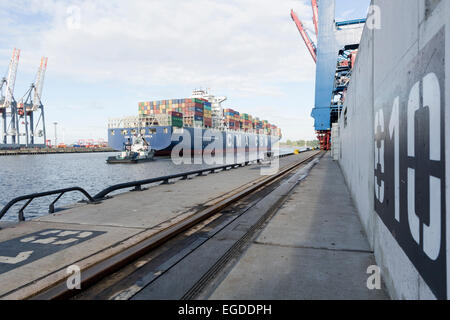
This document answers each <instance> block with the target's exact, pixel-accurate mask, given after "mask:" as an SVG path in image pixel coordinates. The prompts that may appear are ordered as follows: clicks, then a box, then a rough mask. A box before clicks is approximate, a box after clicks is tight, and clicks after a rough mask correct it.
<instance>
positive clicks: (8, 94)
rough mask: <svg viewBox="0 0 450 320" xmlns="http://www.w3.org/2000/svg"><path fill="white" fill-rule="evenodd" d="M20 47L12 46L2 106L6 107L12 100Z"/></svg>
mask: <svg viewBox="0 0 450 320" xmlns="http://www.w3.org/2000/svg"><path fill="white" fill-rule="evenodd" d="M19 58H20V49H16V48H14V50H13V54H12V58H11V62H10V63H9V71H8V78H7V80H6V90H5V101H4V103H3V108H8V107H9V106H10V105H11V102H12V101H13V94H14V86H15V83H16V75H17V68H18V66H19Z"/></svg>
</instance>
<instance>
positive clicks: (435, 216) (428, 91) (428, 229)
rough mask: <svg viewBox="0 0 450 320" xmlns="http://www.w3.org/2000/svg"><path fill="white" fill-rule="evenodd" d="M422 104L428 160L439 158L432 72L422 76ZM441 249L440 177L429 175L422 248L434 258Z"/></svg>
mask: <svg viewBox="0 0 450 320" xmlns="http://www.w3.org/2000/svg"><path fill="white" fill-rule="evenodd" d="M423 105H424V106H428V108H429V110H430V160H434V161H440V160H441V90H440V87H439V80H438V78H437V76H436V75H435V74H434V73H429V74H428V75H426V76H425V78H423ZM440 249H441V179H439V178H436V177H433V176H430V225H429V226H427V225H424V226H423V250H424V251H425V253H426V254H427V256H428V257H429V258H430V259H432V260H436V259H437V258H438V256H439V251H440Z"/></svg>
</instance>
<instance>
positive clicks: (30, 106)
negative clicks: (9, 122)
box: [18, 57, 48, 146]
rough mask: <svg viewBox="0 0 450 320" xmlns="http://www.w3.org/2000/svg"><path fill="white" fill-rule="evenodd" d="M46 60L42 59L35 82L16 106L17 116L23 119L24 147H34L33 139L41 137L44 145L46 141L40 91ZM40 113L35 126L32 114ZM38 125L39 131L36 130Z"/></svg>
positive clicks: (42, 84)
mask: <svg viewBox="0 0 450 320" xmlns="http://www.w3.org/2000/svg"><path fill="white" fill-rule="evenodd" d="M47 62H48V58H46V57H42V58H41V64H40V66H39V69H38V72H37V75H36V80H35V82H33V83H32V84H31V86H30V89H28V91H27V92H26V93H25V95H24V96H23V97H22V99H21V100H20V102H19V105H18V114H19V116H20V117H21V118H24V125H25V137H26V145H27V146H29V145H32V146H33V145H34V144H35V137H36V136H37V137H43V138H44V143H43V144H45V142H46V141H47V135H46V131H45V116H44V106H43V104H42V89H43V87H44V78H45V71H46V70H47ZM38 111H40V115H39V118H38V121H37V123H36V125H35V124H34V113H35V112H38ZM41 120H42V121H41ZM39 124H41V129H40V130H38V128H39Z"/></svg>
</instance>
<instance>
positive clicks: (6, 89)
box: [0, 48, 20, 144]
mask: <svg viewBox="0 0 450 320" xmlns="http://www.w3.org/2000/svg"><path fill="white" fill-rule="evenodd" d="M19 58H20V49H16V48H14V50H13V54H12V57H11V61H10V63H9V68H8V72H7V76H6V77H3V78H2V80H1V83H0V114H1V118H2V124H3V125H2V127H3V129H2V132H1V133H2V139H1V141H2V142H3V144H7V143H8V135H10V136H11V138H12V144H16V138H17V143H19V133H18V131H17V130H18V117H17V104H16V101H15V99H14V87H15V83H16V75H17V69H18V66H19ZM8 115H9V117H10V122H9V125H8V120H7V119H8ZM8 129H10V130H8Z"/></svg>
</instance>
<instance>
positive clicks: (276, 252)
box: [209, 154, 389, 300]
mask: <svg viewBox="0 0 450 320" xmlns="http://www.w3.org/2000/svg"><path fill="white" fill-rule="evenodd" d="M375 264H376V263H375V258H374V255H373V252H372V251H371V249H370V247H369V244H368V241H367V239H366V236H365V234H364V232H363V228H362V225H361V223H360V221H359V218H358V215H357V212H356V210H355V208H354V206H353V203H352V199H351V197H350V194H349V192H348V190H347V187H346V185H345V182H344V178H343V176H342V173H341V171H340V168H339V167H338V165H337V164H336V163H335V162H333V161H332V160H331V157H330V156H329V154H327V155H325V156H324V157H323V158H322V159H321V160H320V162H319V164H318V165H316V166H315V167H314V168H313V169H312V170H311V172H310V174H309V176H308V177H307V178H306V179H304V180H303V181H302V182H301V183H300V184H299V185H298V186H297V187H295V189H294V191H293V193H292V194H291V195H290V196H289V198H288V199H287V201H286V202H285V203H284V204H283V206H282V207H281V209H280V210H279V211H278V212H277V213H276V215H275V216H274V217H273V218H272V220H270V222H269V223H268V224H267V226H266V227H265V228H264V230H263V231H262V232H261V233H260V234H259V236H258V237H257V238H256V239H255V241H253V243H252V244H251V245H250V247H249V248H248V250H247V251H246V252H245V254H244V255H243V257H242V258H241V259H240V260H239V262H237V264H236V265H235V266H234V267H233V268H232V269H231V271H230V272H229V274H228V275H226V276H225V277H224V280H223V281H222V282H221V283H220V284H219V285H218V286H217V288H216V289H215V290H214V291H213V293H212V294H211V295H210V297H209V298H210V299H244V300H245V299H263V300H264V299H388V298H389V297H388V295H387V293H386V291H385V290H384V286H382V289H381V290H369V289H368V288H367V284H366V283H367V279H368V277H369V274H367V268H368V267H369V266H371V265H375Z"/></svg>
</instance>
